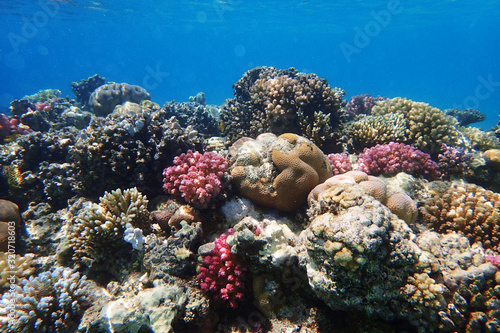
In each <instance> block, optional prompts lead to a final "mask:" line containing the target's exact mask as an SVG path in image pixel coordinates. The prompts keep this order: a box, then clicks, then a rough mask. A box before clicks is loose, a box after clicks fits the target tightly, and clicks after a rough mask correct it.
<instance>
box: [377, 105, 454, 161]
mask: <svg viewBox="0 0 500 333" xmlns="http://www.w3.org/2000/svg"><path fill="white" fill-rule="evenodd" d="M372 114H373V115H376V116H381V115H388V114H401V115H403V116H404V119H405V121H406V137H407V138H408V142H409V143H410V144H411V145H413V146H415V147H417V148H419V149H421V150H423V151H425V152H429V153H435V152H438V151H439V150H440V149H441V144H442V143H446V144H447V145H450V146H454V147H456V146H457V145H458V143H460V141H461V136H462V135H461V133H460V132H459V131H458V129H457V126H458V121H457V120H456V119H455V118H453V117H451V116H447V115H446V114H445V113H444V112H443V111H441V110H439V109H438V108H434V107H432V106H430V105H429V104H427V103H421V102H414V101H411V100H408V99H406V98H400V97H396V98H393V99H389V100H386V101H380V102H377V105H375V106H374V107H373V109H372Z"/></svg>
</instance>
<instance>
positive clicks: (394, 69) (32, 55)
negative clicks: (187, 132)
mask: <svg viewBox="0 0 500 333" xmlns="http://www.w3.org/2000/svg"><path fill="white" fill-rule="evenodd" d="M499 18H500V1H495V0H483V1H464V0H456V1H451V0H434V1H431V0H425V1H424V0H420V1H395V0H390V1H379V0H376V1H327V0H307V1H296V0H286V1H285V0H283V1H269V0H266V1H264V0H255V1H245V0H208V1H165V0H164V1H158V0H157V1H153V0H143V1H131V0H121V1H103V2H99V1H84V0H74V1H71V0H59V1H49V0H41V1H34V0H33V1H1V2H0V19H1V22H2V23H1V24H0V75H1V76H0V112H8V106H9V103H10V102H11V101H12V100H13V99H19V98H21V97H23V96H25V95H29V94H34V93H36V92H37V91H39V90H40V89H48V88H53V89H59V90H61V91H62V94H63V95H64V96H66V95H69V96H70V97H72V96H73V95H72V92H71V86H70V83H71V82H73V81H79V80H81V79H85V78H87V77H89V76H91V75H93V74H96V73H98V74H100V75H101V76H104V77H105V78H106V80H107V81H114V82H127V83H130V84H137V85H141V86H143V87H144V88H146V89H147V90H148V91H149V92H150V93H151V95H152V100H153V101H155V102H157V103H159V104H160V105H163V103H165V102H166V101H169V100H176V101H178V102H182V101H186V100H187V99H188V97H189V96H192V95H195V94H196V93H198V92H200V91H202V92H204V93H205V94H206V97H207V102H208V103H211V104H222V103H223V101H224V100H225V99H226V98H231V97H233V95H232V84H233V83H234V82H235V81H237V80H238V79H239V78H240V77H241V76H242V75H243V73H244V72H246V71H247V70H249V69H251V68H253V67H256V66H275V67H277V68H289V67H295V68H297V69H298V70H299V71H302V72H312V73H315V74H317V75H318V76H320V77H323V78H326V79H327V80H328V81H329V83H330V85H331V86H337V87H340V88H343V89H345V91H346V93H347V96H346V97H347V98H349V97H351V96H354V95H358V94H372V95H374V96H377V95H381V96H385V97H396V96H401V97H407V98H410V99H412V100H415V101H423V102H427V103H429V104H431V105H432V106H436V107H439V108H441V109H443V110H444V109H447V108H453V107H458V108H469V107H471V108H475V109H478V110H480V111H482V112H483V113H485V114H486V115H487V119H486V121H485V122H483V123H480V124H476V125H477V126H480V127H482V128H483V129H489V128H490V127H492V126H493V125H496V124H497V123H498V121H499V114H500V61H499V59H500V29H499V23H498V22H499Z"/></svg>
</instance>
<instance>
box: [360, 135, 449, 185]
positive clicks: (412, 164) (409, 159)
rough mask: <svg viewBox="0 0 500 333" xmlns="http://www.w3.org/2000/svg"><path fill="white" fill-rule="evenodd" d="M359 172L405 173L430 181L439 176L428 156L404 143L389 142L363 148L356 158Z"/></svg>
mask: <svg viewBox="0 0 500 333" xmlns="http://www.w3.org/2000/svg"><path fill="white" fill-rule="evenodd" d="M358 163H359V167H358V169H359V170H360V171H363V172H366V173H368V174H373V175H380V174H384V175H387V174H389V175H390V174H396V173H399V172H406V173H409V174H412V175H423V176H426V177H429V178H431V179H436V178H439V177H440V176H441V173H440V172H439V170H438V165H437V163H436V162H434V161H433V160H431V157H430V155H428V154H426V153H424V152H422V151H419V150H417V149H415V148H414V147H412V146H409V145H405V144H404V143H395V142H389V143H388V144H384V145H376V146H375V147H372V148H365V149H364V150H363V153H361V154H360V155H359V158H358Z"/></svg>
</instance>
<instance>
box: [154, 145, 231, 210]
mask: <svg viewBox="0 0 500 333" xmlns="http://www.w3.org/2000/svg"><path fill="white" fill-rule="evenodd" d="M227 166H228V163H227V161H226V160H225V159H224V157H222V156H220V155H218V154H216V153H213V152H206V153H204V154H200V153H199V152H196V151H195V152H193V151H191V150H188V152H187V153H183V154H181V155H180V156H176V157H175V158H174V165H173V166H171V167H168V168H166V169H165V170H164V171H163V176H164V177H165V178H164V179H163V183H164V184H163V189H164V190H165V192H168V193H170V194H172V195H180V196H181V197H183V198H184V200H186V202H188V203H190V204H192V205H193V206H195V207H196V208H200V209H206V208H208V207H209V205H210V204H212V203H213V202H214V200H215V199H216V198H217V197H218V195H219V194H220V192H221V189H222V178H223V177H224V172H225V171H226V169H227Z"/></svg>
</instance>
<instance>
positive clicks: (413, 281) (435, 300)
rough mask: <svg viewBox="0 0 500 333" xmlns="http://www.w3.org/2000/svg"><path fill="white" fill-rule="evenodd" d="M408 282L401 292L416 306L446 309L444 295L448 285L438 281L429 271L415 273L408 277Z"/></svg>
mask: <svg viewBox="0 0 500 333" xmlns="http://www.w3.org/2000/svg"><path fill="white" fill-rule="evenodd" d="M407 282H408V283H407V284H406V285H405V286H404V288H403V289H402V290H401V292H402V293H403V294H405V296H406V297H407V298H408V300H409V302H410V303H412V304H413V305H414V306H421V307H430V308H433V309H446V301H445V299H444V296H443V293H444V291H445V289H446V287H445V286H444V285H442V284H440V283H436V281H435V280H434V279H432V278H430V277H429V275H428V274H427V273H421V274H419V273H415V274H414V275H413V276H409V277H408V280H407Z"/></svg>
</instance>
